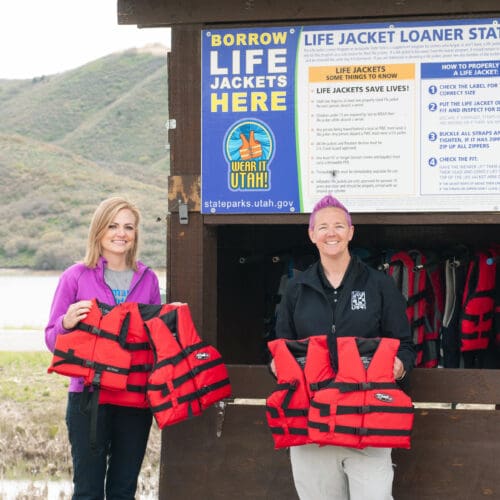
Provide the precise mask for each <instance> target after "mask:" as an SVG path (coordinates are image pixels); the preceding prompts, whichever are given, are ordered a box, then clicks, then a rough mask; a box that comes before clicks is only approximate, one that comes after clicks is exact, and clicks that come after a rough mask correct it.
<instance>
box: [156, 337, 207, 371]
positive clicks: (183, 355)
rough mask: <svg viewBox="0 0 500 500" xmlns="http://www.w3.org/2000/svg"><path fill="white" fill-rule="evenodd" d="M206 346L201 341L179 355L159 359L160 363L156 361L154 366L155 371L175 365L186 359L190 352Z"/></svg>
mask: <svg viewBox="0 0 500 500" xmlns="http://www.w3.org/2000/svg"><path fill="white" fill-rule="evenodd" d="M207 345H208V344H207V343H206V342H205V341H203V340H202V341H201V342H198V343H197V344H193V345H190V346H188V347H186V348H184V349H183V350H182V351H181V352H180V353H179V354H176V355H175V356H170V357H169V358H164V359H161V360H160V361H158V363H156V364H155V366H154V368H155V369H157V368H162V367H163V366H167V365H176V364H178V363H180V362H181V361H182V360H183V359H185V358H187V357H188V356H189V355H190V354H191V353H192V352H194V351H197V350H199V349H203V347H206V346H207Z"/></svg>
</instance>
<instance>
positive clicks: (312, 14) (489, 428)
mask: <svg viewBox="0 0 500 500" xmlns="http://www.w3.org/2000/svg"><path fill="white" fill-rule="evenodd" d="M499 12H500V5H499V3H498V0H406V1H401V0H378V1H375V2H368V1H367V0H294V1H290V0H287V1H285V0H276V1H274V2H268V1H264V0H248V1H245V2H234V1H232V0H219V1H212V2H207V1H206V0H192V1H180V0H176V1H169V0H118V22H119V23H120V24H136V25H138V26H142V27H147V26H173V30H172V51H171V54H170V57H169V110H170V113H169V115H170V117H171V118H173V119H175V120H176V128H175V129H172V130H170V131H169V142H170V145H171V167H172V176H171V178H170V180H169V210H170V213H171V215H170V216H169V220H168V276H169V280H168V287H169V288H168V300H170V301H173V300H180V301H186V302H188V303H190V305H191V307H192V311H193V319H194V321H195V324H196V325H197V327H198V328H199V330H200V332H202V333H203V337H204V338H205V339H206V340H208V341H209V342H213V343H214V344H216V345H217V344H218V341H219V340H220V335H221V332H220V330H221V323H223V321H224V318H222V317H218V314H220V313H221V312H224V311H223V309H222V310H221V309H220V304H218V295H219V290H218V283H219V282H221V280H220V276H218V272H220V271H219V269H220V266H219V265H218V262H217V255H218V246H219V245H220V244H221V243H222V242H221V241H219V239H218V238H219V234H220V230H219V228H220V226H221V225H228V224H234V225H252V224H257V225H258V224H269V225H273V224H281V225H293V224H304V223H306V221H307V216H306V215H293V216H292V215H290V216H283V217H281V216H276V215H269V216H258V215H253V216H245V217H242V216H235V215H230V216H209V217H203V216H202V215H201V214H200V212H199V202H200V196H199V176H200V164H201V161H200V153H201V152H200V147H199V145H200V135H201V134H200V132H201V131H200V95H201V87H200V61H201V54H200V31H201V29H204V28H207V27H209V25H210V23H216V24H217V26H219V27H220V26H222V25H223V24H224V23H225V24H226V25H228V23H232V25H233V26H234V25H244V24H245V23H246V25H247V26H248V25H250V26H252V25H259V24H263V23H268V24H269V23H281V24H293V23H299V24H306V23H326V24H331V23H341V22H346V23H348V22H355V23H360V22H371V21H380V20H381V19H383V18H385V19H388V18H390V19H398V20H403V19H411V18H413V19H414V18H426V17H429V16H438V17H444V18H449V17H463V16H468V17H473V16H483V17H496V16H498V15H499ZM179 203H186V204H187V206H188V208H189V221H188V224H187V225H185V224H181V223H180V220H179V214H178V207H179ZM355 223H356V224H366V225H374V226H375V227H376V226H378V225H379V226H380V227H383V226H384V225H387V224H401V225H404V224H406V225H412V224H444V226H443V231H444V232H445V233H446V231H447V230H449V231H452V230H453V229H452V226H451V225H459V226H462V227H463V225H475V224H478V223H479V224H489V225H491V228H492V231H493V232H495V230H496V232H497V234H498V228H499V227H500V219H499V216H498V213H494V214H466V213H461V214H356V217H355ZM446 225H448V229H447V227H446ZM217 311H218V312H217ZM223 333H224V332H223ZM221 347H223V346H221ZM230 372H231V380H232V384H233V393H234V397H235V398H237V399H238V401H239V403H238V404H233V403H232V404H228V405H221V406H218V407H213V408H210V409H209V410H207V411H206V412H205V413H204V414H203V415H201V416H200V417H197V418H196V419H194V420H190V421H187V422H183V423H181V424H178V425H176V426H174V427H172V428H169V429H166V430H165V431H164V433H163V447H162V462H161V470H160V498H161V499H184V498H204V499H205V498H206V499H209V500H212V499H214V500H215V499H226V498H249V499H252V500H253V499H256V498H259V499H260V498H262V499H272V500H281V499H283V500H285V499H286V500H290V499H294V498H296V494H295V491H294V488H293V483H292V479H291V474H290V467H289V462H288V457H287V454H286V452H284V451H275V450H274V449H273V446H272V439H271V437H270V434H269V430H268V429H267V426H266V423H265V414H264V411H263V407H262V406H259V405H255V404H253V403H255V400H262V399H263V398H265V397H266V395H267V394H269V392H270V391H271V390H272V387H273V380H272V378H271V377H270V376H269V374H268V372H267V369H266V368H265V367H264V366H256V365H253V364H245V365H231V366H230ZM410 391H411V394H412V397H413V398H414V399H415V400H416V401H420V402H431V403H432V402H439V403H442V402H445V403H465V404H472V403H488V404H500V394H499V391H500V384H499V382H498V372H494V371H489V370H468V371H466V370H450V369H446V370H424V369H419V370H416V371H415V372H414V374H413V377H412V385H411V388H410ZM257 402H258V401H257ZM236 403H237V402H236ZM499 424H500V412H498V411H497V410H494V409H493V410H470V409H468V410H466V409H455V408H453V409H432V408H431V409H429V408H418V409H417V413H416V420H415V430H414V436H413V448H412V450H410V451H406V450H396V451H395V452H394V454H393V458H394V462H395V464H396V473H395V485H394V496H395V498H396V499H397V500H406V499H407V500H426V499H429V500H431V499H432V500H441V499H443V500H445V499H449V498H454V499H456V500H476V499H479V498H500V474H498V471H497V470H496V463H497V461H498V456H500V440H499V439H497V437H496V436H497V433H498V429H499V428H500V425H499Z"/></svg>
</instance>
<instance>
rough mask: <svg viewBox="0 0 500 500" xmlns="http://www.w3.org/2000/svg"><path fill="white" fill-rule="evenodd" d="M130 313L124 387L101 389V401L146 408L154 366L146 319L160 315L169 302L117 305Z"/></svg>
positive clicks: (166, 308)
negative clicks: (150, 377)
mask: <svg viewBox="0 0 500 500" xmlns="http://www.w3.org/2000/svg"><path fill="white" fill-rule="evenodd" d="M115 307H119V308H120V309H124V310H125V311H127V313H128V314H129V321H128V330H127V336H126V339H125V344H124V347H125V349H126V350H127V351H129V352H130V353H131V355H132V361H131V365H130V370H129V374H128V377H127V385H126V388H125V390H121V391H116V390H109V389H106V388H101V390H100V392H99V404H114V405H118V406H132V407H135V408H147V407H148V406H149V403H148V400H147V398H146V389H147V382H148V377H149V374H150V373H151V370H152V369H153V351H152V350H151V346H150V344H149V338H148V336H147V333H146V328H145V327H144V322H145V321H147V320H149V319H152V318H154V317H157V316H160V315H161V314H163V313H164V312H166V311H167V310H168V309H169V306H168V304H163V305H157V304H140V303H137V302H123V303H121V304H119V305H118V306H115Z"/></svg>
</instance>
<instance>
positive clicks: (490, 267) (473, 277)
mask: <svg viewBox="0 0 500 500" xmlns="http://www.w3.org/2000/svg"><path fill="white" fill-rule="evenodd" d="M488 259H492V263H491V264H488V263H487V260H488ZM496 267H497V264H496V260H495V259H494V254H493V253H492V252H489V251H486V252H483V251H479V252H476V255H475V257H474V258H473V259H472V260H471V261H470V263H469V268H468V270H467V278H466V282H465V289H464V293H463V296H462V312H461V315H460V333H461V340H462V343H461V351H462V352H464V351H474V350H481V349H486V348H487V347H488V344H489V342H490V337H491V336H492V331H493V318H494V315H495V297H494V296H495V287H496V283H495V281H496Z"/></svg>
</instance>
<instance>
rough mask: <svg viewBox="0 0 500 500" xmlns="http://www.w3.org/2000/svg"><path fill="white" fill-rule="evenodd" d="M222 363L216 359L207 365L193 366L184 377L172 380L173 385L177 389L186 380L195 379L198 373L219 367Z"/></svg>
mask: <svg viewBox="0 0 500 500" xmlns="http://www.w3.org/2000/svg"><path fill="white" fill-rule="evenodd" d="M222 363H223V361H222V358H218V359H214V360H213V361H209V362H208V363H203V364H202V365H198V366H195V367H193V368H192V369H191V370H189V371H188V372H187V373H185V374H184V375H181V376H180V377H177V378H174V380H173V385H174V387H175V388H176V389H177V388H178V387H180V386H181V385H182V384H184V383H185V382H187V381H188V380H190V379H193V378H195V377H196V375H198V374H199V373H202V372H204V371H206V370H210V369H211V368H213V367H214V366H218V365H221V364H222Z"/></svg>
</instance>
